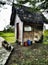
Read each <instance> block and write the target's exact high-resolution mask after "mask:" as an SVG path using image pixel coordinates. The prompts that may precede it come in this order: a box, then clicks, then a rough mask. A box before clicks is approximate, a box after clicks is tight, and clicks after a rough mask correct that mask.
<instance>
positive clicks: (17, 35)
mask: <svg viewBox="0 0 48 65" xmlns="http://www.w3.org/2000/svg"><path fill="white" fill-rule="evenodd" d="M18 39H19V23H17V40H18Z"/></svg>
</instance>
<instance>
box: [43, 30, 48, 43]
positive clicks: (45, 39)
mask: <svg viewBox="0 0 48 65" xmlns="http://www.w3.org/2000/svg"><path fill="white" fill-rule="evenodd" d="M43 35H44V37H43V44H48V30H45V31H44V34H43Z"/></svg>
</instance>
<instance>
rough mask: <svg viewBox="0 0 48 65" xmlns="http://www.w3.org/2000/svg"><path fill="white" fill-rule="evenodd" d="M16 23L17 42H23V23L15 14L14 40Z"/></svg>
mask: <svg viewBox="0 0 48 65" xmlns="http://www.w3.org/2000/svg"><path fill="white" fill-rule="evenodd" d="M17 23H19V39H18V40H19V41H20V42H22V40H23V22H22V21H21V20H20V18H19V16H18V14H16V19H15V38H17V26H16V25H17Z"/></svg>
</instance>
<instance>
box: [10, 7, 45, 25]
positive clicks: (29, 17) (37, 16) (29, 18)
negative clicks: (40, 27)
mask: <svg viewBox="0 0 48 65" xmlns="http://www.w3.org/2000/svg"><path fill="white" fill-rule="evenodd" d="M26 8H27V7H24V6H22V7H20V8H16V7H14V6H13V7H12V14H11V20H10V21H11V22H10V24H11V25H14V22H15V17H16V14H18V16H19V17H20V19H21V21H22V22H25V23H26V22H29V23H30V22H31V23H41V24H43V23H44V22H46V19H45V17H44V16H43V14H42V13H41V12H29V11H28V10H27V9H26Z"/></svg>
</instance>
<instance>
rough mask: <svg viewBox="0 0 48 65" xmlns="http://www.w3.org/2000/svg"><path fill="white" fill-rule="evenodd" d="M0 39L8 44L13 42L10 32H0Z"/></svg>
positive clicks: (13, 36) (13, 38)
mask: <svg viewBox="0 0 48 65" xmlns="http://www.w3.org/2000/svg"><path fill="white" fill-rule="evenodd" d="M0 37H3V38H4V39H5V40H6V41H8V42H10V43H14V42H15V35H14V33H12V32H0Z"/></svg>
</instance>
